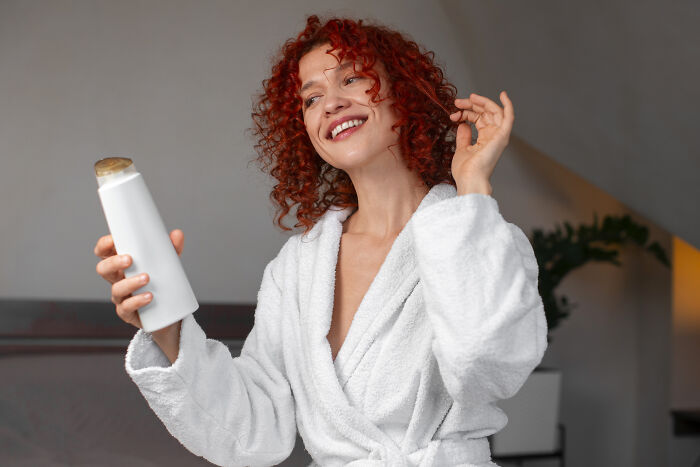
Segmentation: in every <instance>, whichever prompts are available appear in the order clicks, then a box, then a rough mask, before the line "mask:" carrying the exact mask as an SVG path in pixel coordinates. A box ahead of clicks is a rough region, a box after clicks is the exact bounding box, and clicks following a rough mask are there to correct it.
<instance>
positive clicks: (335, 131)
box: [329, 118, 367, 140]
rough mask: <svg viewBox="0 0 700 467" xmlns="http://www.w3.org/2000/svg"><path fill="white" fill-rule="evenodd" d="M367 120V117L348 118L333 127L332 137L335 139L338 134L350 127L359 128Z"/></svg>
mask: <svg viewBox="0 0 700 467" xmlns="http://www.w3.org/2000/svg"><path fill="white" fill-rule="evenodd" d="M366 121H367V119H366V118H358V119H354V120H346V121H344V122H343V123H341V124H340V125H337V126H336V127H335V128H333V129H331V132H330V135H329V137H330V139H331V140H333V139H335V137H336V136H338V135H340V134H342V133H343V132H345V131H346V130H349V129H350V128H357V127H360V126H362V125H363V124H364V123H365V122H366Z"/></svg>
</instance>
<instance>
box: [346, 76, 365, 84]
mask: <svg viewBox="0 0 700 467" xmlns="http://www.w3.org/2000/svg"><path fill="white" fill-rule="evenodd" d="M359 79H362V77H361V76H348V77H347V78H345V84H352V83H354V82H355V81H357V80H359Z"/></svg>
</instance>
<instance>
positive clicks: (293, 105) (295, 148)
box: [252, 15, 457, 233]
mask: <svg viewBox="0 0 700 467" xmlns="http://www.w3.org/2000/svg"><path fill="white" fill-rule="evenodd" d="M324 44H330V51H333V52H334V55H336V57H337V58H338V61H339V62H340V61H342V60H343V59H348V60H350V61H353V62H355V63H358V64H361V70H360V71H361V72H362V74H365V75H366V76H368V77H370V78H372V80H373V81H374V84H373V86H372V88H371V89H370V90H369V91H368V93H369V94H370V96H371V100H372V101H374V102H376V100H377V95H378V93H379V77H378V75H377V73H376V72H375V71H374V70H373V69H372V67H373V65H374V64H375V63H376V62H377V60H380V61H381V63H382V64H383V65H384V67H385V68H386V71H387V73H388V76H389V83H390V87H391V89H390V95H391V98H392V99H393V103H392V106H393V108H394V109H395V110H396V111H397V114H398V115H399V119H398V121H397V122H396V124H395V125H394V129H395V130H398V132H399V148H400V152H401V155H402V157H403V159H404V161H405V163H406V166H407V168H408V169H409V170H411V171H413V172H416V173H417V174H418V175H419V176H420V178H421V179H422V180H423V182H424V183H425V184H426V186H427V187H428V188H432V187H433V186H434V185H436V184H438V183H443V182H447V183H450V184H452V185H454V184H455V182H454V180H453V178H452V174H451V170H450V167H451V164H452V156H453V154H454V151H455V128H456V125H455V124H454V123H453V122H452V121H451V120H450V118H449V114H450V113H451V111H450V110H448V109H450V108H451V109H453V111H454V110H456V107H455V105H454V99H455V96H456V94H457V90H456V88H455V87H454V86H453V85H452V84H450V83H448V82H447V80H446V79H445V77H444V74H443V71H442V70H441V69H440V67H439V66H437V65H436V64H435V63H434V58H435V54H434V53H433V52H431V51H424V50H423V49H422V48H421V47H420V46H419V45H418V44H416V43H415V42H413V41H411V40H409V39H407V38H406V37H405V36H404V35H402V34H401V33H399V32H397V31H394V30H391V29H389V28H387V27H384V26H380V25H377V24H367V23H366V22H364V21H362V20H359V21H355V20H351V19H344V18H343V19H341V18H332V19H329V20H328V21H326V22H325V23H324V24H321V21H320V20H319V18H318V17H317V16H315V15H314V16H309V17H308V18H307V21H306V27H305V28H304V30H303V31H302V32H301V33H300V34H299V35H298V36H297V37H296V38H295V39H289V40H287V41H286V42H285V43H284V44H283V46H282V48H281V50H280V52H279V53H278V56H277V58H276V59H275V63H274V65H273V67H272V73H271V76H270V78H268V79H266V80H264V81H263V82H262V85H263V92H262V93H261V94H260V95H259V96H258V97H257V100H256V101H255V102H254V104H253V112H252V118H253V122H254V125H255V126H254V128H252V131H253V134H254V136H256V137H257V143H256V144H255V150H256V152H257V153H258V157H257V159H255V160H257V161H258V162H259V163H260V165H261V168H262V170H263V171H266V172H267V171H269V173H270V175H272V176H273V177H274V178H275V179H277V181H278V183H277V184H276V185H275V186H274V188H273V191H272V192H271V193H270V200H271V201H272V202H273V204H275V205H276V207H277V211H278V212H277V218H276V224H277V225H278V226H279V227H280V228H281V229H283V230H292V229H290V228H288V227H286V226H284V225H283V224H282V219H283V218H284V217H285V216H286V215H287V214H288V213H289V211H290V210H291V208H292V207H294V205H296V204H298V205H299V206H298V208H297V212H296V216H297V220H298V223H297V224H296V225H295V226H294V227H304V229H305V230H304V233H306V232H308V231H309V230H311V228H312V227H313V225H314V224H315V222H316V221H317V220H318V219H319V218H320V217H321V216H322V215H323V214H324V213H325V212H326V210H327V209H328V208H329V207H330V206H332V205H336V206H339V207H348V206H353V207H356V206H357V194H356V192H355V189H354V187H353V184H352V181H351V180H350V177H349V176H348V175H347V173H346V172H344V171H343V170H340V169H337V168H335V167H333V166H331V165H330V164H328V163H327V162H326V161H324V160H323V159H322V158H321V157H320V156H319V155H318V153H317V152H316V150H315V149H314V147H313V146H312V144H311V140H310V139H309V136H308V134H307V132H306V126H305V125H304V117H303V115H302V101H301V98H300V97H299V88H300V86H301V82H300V80H299V60H301V58H302V57H303V56H304V55H305V54H306V53H307V52H310V51H311V50H312V49H314V48H315V47H317V46H320V45H324Z"/></svg>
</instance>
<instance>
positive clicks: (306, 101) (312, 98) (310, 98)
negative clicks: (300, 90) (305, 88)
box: [304, 96, 318, 107]
mask: <svg viewBox="0 0 700 467" xmlns="http://www.w3.org/2000/svg"><path fill="white" fill-rule="evenodd" d="M315 99H318V96H313V97H309V98H308V99H306V100H305V101H304V107H308V106H310V105H311V104H313V103H314V102H316V100H315Z"/></svg>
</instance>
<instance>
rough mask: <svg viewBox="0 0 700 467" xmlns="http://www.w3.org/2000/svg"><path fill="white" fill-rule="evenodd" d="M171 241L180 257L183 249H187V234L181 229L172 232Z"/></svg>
mask: <svg viewBox="0 0 700 467" xmlns="http://www.w3.org/2000/svg"><path fill="white" fill-rule="evenodd" d="M170 241H171V242H173V246H174V247H175V251H176V252H177V254H178V255H181V254H182V249H183V248H184V247H185V234H184V232H183V231H182V230H180V229H175V230H173V231H172V232H170Z"/></svg>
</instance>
